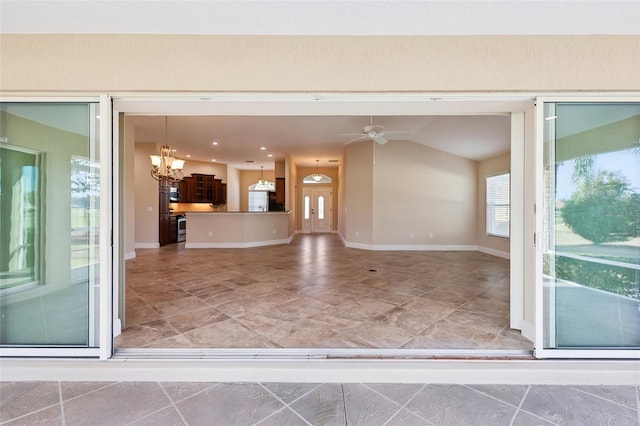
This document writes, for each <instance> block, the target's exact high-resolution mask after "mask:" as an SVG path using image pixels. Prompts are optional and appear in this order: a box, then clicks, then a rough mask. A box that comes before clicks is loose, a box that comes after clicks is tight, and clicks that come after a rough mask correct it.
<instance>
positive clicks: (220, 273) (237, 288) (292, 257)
mask: <svg viewBox="0 0 640 426" xmlns="http://www.w3.org/2000/svg"><path fill="white" fill-rule="evenodd" d="M126 274H127V288H126V325H127V327H126V329H125V330H124V332H123V333H122V334H121V335H120V336H119V337H118V338H117V339H116V343H115V344H116V348H135V347H156V348H158V347H163V348H228V347H234V348H271V347H273V348H314V347H316V348H382V349H394V348H419V349H520V350H531V349H532V344H531V343H530V342H529V341H527V340H526V339H524V338H522V336H520V333H519V332H517V331H514V330H511V329H510V328H509V326H508V324H509V262H508V261H507V260H504V259H501V258H498V257H493V256H489V255H486V254H482V253H479V252H398V251H394V252H383V251H367V250H358V249H350V248H345V247H344V246H343V245H342V243H341V241H340V239H339V237H338V236H337V235H336V234H324V235H298V236H296V238H295V239H294V240H293V242H292V243H291V244H290V245H279V246H269V247H259V248H251V249H189V250H187V249H185V248H184V244H172V245H169V246H165V247H162V248H160V249H151V250H138V251H137V257H136V258H135V259H132V260H129V261H127V265H126Z"/></svg>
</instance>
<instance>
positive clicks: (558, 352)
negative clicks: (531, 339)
mask: <svg viewBox="0 0 640 426" xmlns="http://www.w3.org/2000/svg"><path fill="white" fill-rule="evenodd" d="M534 355H535V357H536V358H539V359H554V358H555V359H567V358H568V359H571V358H573V359H576V358H582V359H629V360H639V359H640V349H633V348H629V349H624V348H613V349H589V348H576V349H544V348H543V349H537V348H536V350H535V351H534ZM638 371H640V369H639V370H637V371H636V381H637V383H640V373H638Z"/></svg>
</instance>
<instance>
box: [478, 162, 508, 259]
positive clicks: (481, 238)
mask: <svg viewBox="0 0 640 426" xmlns="http://www.w3.org/2000/svg"><path fill="white" fill-rule="evenodd" d="M510 165H511V154H503V155H498V156H496V157H493V158H488V159H486V160H483V161H479V162H478V206H477V211H478V246H479V247H484V248H488V249H491V250H497V251H500V252H502V253H504V254H508V253H509V249H510V246H509V244H510V243H509V238H500V237H492V236H489V235H487V215H486V203H487V187H486V178H487V177H488V176H494V175H497V174H501V173H506V172H509V171H510V169H511V166H510Z"/></svg>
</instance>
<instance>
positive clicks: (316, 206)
mask: <svg viewBox="0 0 640 426" xmlns="http://www.w3.org/2000/svg"><path fill="white" fill-rule="evenodd" d="M332 201H333V190H332V189H331V188H304V189H303V190H302V205H303V208H302V214H303V226H302V229H303V231H304V232H307V233H312V232H331V231H332V229H333V220H332V219H333V203H332Z"/></svg>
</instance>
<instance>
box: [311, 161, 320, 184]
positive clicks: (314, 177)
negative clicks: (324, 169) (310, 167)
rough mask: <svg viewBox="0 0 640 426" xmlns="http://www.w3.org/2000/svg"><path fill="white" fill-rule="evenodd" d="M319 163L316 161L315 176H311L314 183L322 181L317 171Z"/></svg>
mask: <svg viewBox="0 0 640 426" xmlns="http://www.w3.org/2000/svg"><path fill="white" fill-rule="evenodd" d="M319 162H320V160H316V174H314V175H313V180H315V181H316V182H320V180H321V179H322V175H321V174H320V171H319V170H318V163H319Z"/></svg>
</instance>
